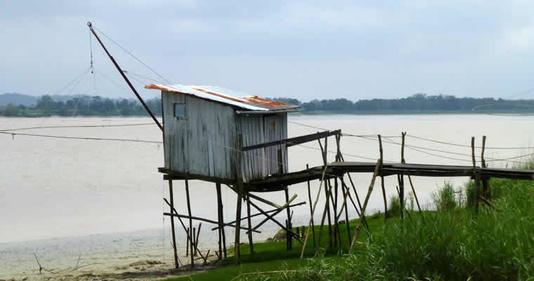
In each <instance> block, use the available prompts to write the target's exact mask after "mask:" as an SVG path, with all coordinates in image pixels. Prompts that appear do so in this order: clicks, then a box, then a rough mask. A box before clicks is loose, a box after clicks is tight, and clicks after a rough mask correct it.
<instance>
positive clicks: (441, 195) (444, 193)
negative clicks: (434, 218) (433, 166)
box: [432, 183, 458, 211]
mask: <svg viewBox="0 0 534 281" xmlns="http://www.w3.org/2000/svg"><path fill="white" fill-rule="evenodd" d="M432 199H433V201H434V205H435V206H436V209H437V210H438V211H451V210H454V209H456V208H457V207H458V202H457V200H456V195H455V191H454V188H453V186H452V184H450V183H445V185H443V187H442V188H440V189H439V190H438V192H436V193H434V194H433V196H432Z"/></svg>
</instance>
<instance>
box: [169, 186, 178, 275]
mask: <svg viewBox="0 0 534 281" xmlns="http://www.w3.org/2000/svg"><path fill="white" fill-rule="evenodd" d="M169 200H170V201H171V202H170V203H171V206H170V208H171V213H172V212H173V209H174V195H173V188H172V180H169ZM171 234H172V250H173V254H174V267H175V268H178V267H180V264H179V263H178V252H177V249H176V232H175V229H174V217H173V216H171Z"/></svg>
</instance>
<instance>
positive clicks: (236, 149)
mask: <svg viewBox="0 0 534 281" xmlns="http://www.w3.org/2000/svg"><path fill="white" fill-rule="evenodd" d="M146 88H148V89H156V90H160V91H161V101H162V116H163V140H164V141H163V143H164V155H165V157H164V158H165V160H164V161H165V164H164V167H162V168H160V169H159V171H160V172H162V173H163V174H164V178H165V179H167V180H169V185H170V194H171V198H170V199H171V200H170V201H171V202H170V203H169V205H171V213H170V214H168V215H170V216H171V223H172V224H173V226H172V228H173V236H174V222H173V220H174V217H178V218H188V219H192V218H191V210H190V202H189V190H188V189H189V186H188V180H191V179H197V180H204V181H209V182H214V183H215V184H216V187H217V195H218V201H219V202H218V203H219V204H218V205H219V206H218V209H219V221H218V222H217V223H218V224H220V225H219V228H220V229H221V230H223V229H224V225H222V224H224V222H222V214H221V213H222V202H221V199H220V196H221V195H220V192H221V191H220V188H221V184H226V185H228V186H229V187H230V188H232V189H233V190H234V191H235V192H236V193H237V194H238V202H237V209H238V211H237V212H238V214H237V216H236V221H239V220H240V209H241V200H242V198H241V197H242V196H245V197H248V194H247V192H248V191H254V190H245V188H244V186H245V184H246V183H248V182H251V181H258V180H261V179H264V178H266V177H268V176H271V175H275V174H284V173H286V172H287V171H288V157H287V147H286V145H285V143H284V142H283V140H286V139H287V138H288V136H287V114H288V112H292V111H296V110H297V109H298V106H294V105H289V104H286V103H283V102H279V101H273V100H269V99H266V98H261V97H258V96H242V95H240V94H239V93H237V92H234V91H231V90H227V89H222V88H219V87H211V86H185V85H159V84H151V85H147V86H146ZM276 142H280V144H273V145H269V146H263V147H260V148H254V149H244V148H251V147H252V148H253V147H254V146H255V145H262V144H265V143H276ZM172 180H185V181H186V193H187V197H188V198H187V202H188V203H187V204H188V209H189V210H188V211H189V214H188V216H182V215H179V214H177V212H176V214H174V213H173V212H175V210H173V209H174V206H173V202H172ZM247 207H248V210H247V211H248V212H249V214H250V206H247ZM249 216H250V215H249ZM191 227H192V225H191V223H190V226H189V235H188V237H190V238H193V239H192V240H194V238H195V237H194V236H195V235H193V233H192V232H191ZM233 227H236V244H239V229H240V224H236V225H235V226H233ZM250 233H251V231H249V234H250ZM223 234H224V233H223ZM220 235H222V234H220ZM223 242H224V241H223ZM250 242H252V241H250ZM193 244H194V243H193ZM194 248H195V245H193V246H191V247H190V251H191V253H196V251H197V250H196V249H194ZM220 248H221V247H220ZM220 250H222V249H220ZM237 251H239V249H237ZM175 252H176V250H175ZM219 253H221V251H219ZM175 255H176V253H175ZM191 263H192V264H193V263H194V260H193V259H191Z"/></svg>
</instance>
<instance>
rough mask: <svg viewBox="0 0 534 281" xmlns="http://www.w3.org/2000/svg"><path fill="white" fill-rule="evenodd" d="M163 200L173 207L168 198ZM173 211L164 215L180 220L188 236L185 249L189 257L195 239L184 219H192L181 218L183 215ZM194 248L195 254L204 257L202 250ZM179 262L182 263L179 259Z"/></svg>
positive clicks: (173, 209)
mask: <svg viewBox="0 0 534 281" xmlns="http://www.w3.org/2000/svg"><path fill="white" fill-rule="evenodd" d="M163 200H164V201H165V203H167V205H168V206H169V207H170V206H171V204H170V202H169V201H168V200H167V199H166V198H164V199H163ZM171 209H172V213H163V214H164V215H166V216H173V217H177V218H178V221H179V222H180V224H181V225H182V229H183V230H184V231H185V234H186V239H187V247H185V249H186V256H188V255H189V245H190V241H192V240H193V239H192V237H191V236H190V229H189V228H188V227H186V226H185V223H184V222H183V220H182V217H187V218H190V217H189V216H181V215H179V214H178V212H177V211H176V209H175V208H171ZM194 248H195V253H198V254H199V255H200V256H202V253H201V252H200V250H199V249H198V248H197V247H196V246H194ZM178 261H180V260H179V259H178Z"/></svg>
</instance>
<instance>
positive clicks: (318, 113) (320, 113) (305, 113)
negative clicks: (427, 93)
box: [0, 111, 534, 119]
mask: <svg viewBox="0 0 534 281" xmlns="http://www.w3.org/2000/svg"><path fill="white" fill-rule="evenodd" d="M330 115H355V116H358V115H359V116H365V115H510V116H530V115H532V116H534V111H528V112H521V111H475V112H473V111H359V112H353V111H303V112H302V111H301V112H293V113H289V116H330ZM58 117H59V118H81V117H82V118H143V117H149V116H148V115H146V114H139V115H28V116H4V115H0V118H13V119H18V118H58ZM156 117H158V118H161V115H156Z"/></svg>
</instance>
